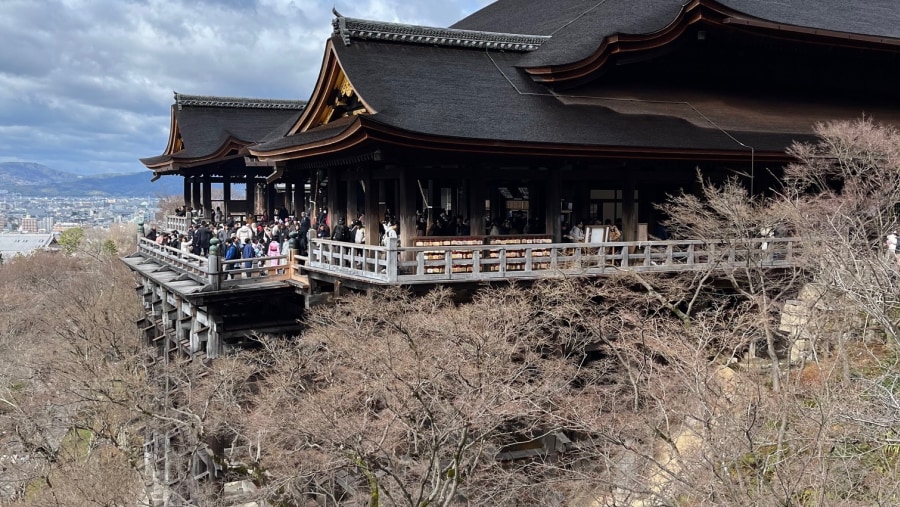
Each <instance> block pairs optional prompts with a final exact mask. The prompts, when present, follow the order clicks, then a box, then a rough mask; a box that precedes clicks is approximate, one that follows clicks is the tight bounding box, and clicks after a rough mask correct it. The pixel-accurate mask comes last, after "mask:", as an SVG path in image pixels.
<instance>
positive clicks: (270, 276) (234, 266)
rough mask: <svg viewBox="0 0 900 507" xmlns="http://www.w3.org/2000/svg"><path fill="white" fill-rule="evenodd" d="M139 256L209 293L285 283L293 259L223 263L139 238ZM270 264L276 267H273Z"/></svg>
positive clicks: (256, 258) (216, 257) (222, 260)
mask: <svg viewBox="0 0 900 507" xmlns="http://www.w3.org/2000/svg"><path fill="white" fill-rule="evenodd" d="M138 253H139V254H141V255H142V256H144V257H146V258H149V259H155V260H157V261H158V262H161V263H163V264H165V265H166V266H167V267H168V268H170V269H171V270H173V271H175V272H178V273H181V274H183V275H185V276H187V277H189V278H191V279H192V280H194V281H196V282H198V283H201V284H204V285H209V287H210V289H211V290H221V289H228V288H234V287H240V286H242V285H250V284H258V283H259V282H261V281H272V282H275V281H286V280H288V279H289V278H290V277H291V271H292V269H291V267H290V266H288V265H287V262H288V259H289V258H292V257H293V256H291V255H278V256H271V257H268V256H267V257H254V258H252V259H234V260H230V261H226V260H224V259H223V258H222V257H220V256H218V255H209V256H206V257H204V256H200V255H194V254H191V253H185V252H182V251H181V250H178V249H177V248H172V247H169V246H164V245H160V244H158V243H156V242H155V241H151V240H149V239H147V238H138ZM247 263H249V264H250V266H249V267H247V266H246V264H247ZM271 263H277V264H276V265H274V266H272V265H270V264H271Z"/></svg>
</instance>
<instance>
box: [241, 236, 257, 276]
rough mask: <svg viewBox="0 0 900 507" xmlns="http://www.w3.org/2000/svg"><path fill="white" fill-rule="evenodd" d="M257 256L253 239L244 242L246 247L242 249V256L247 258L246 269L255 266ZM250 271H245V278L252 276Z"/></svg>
mask: <svg viewBox="0 0 900 507" xmlns="http://www.w3.org/2000/svg"><path fill="white" fill-rule="evenodd" d="M254 257H256V250H255V249H254V248H253V240H247V242H246V243H244V248H243V249H242V250H241V258H243V259H247V262H245V263H244V269H250V268H252V267H253V261H252V260H250V259H253V258H254ZM250 276H251V275H250V273H244V278H250Z"/></svg>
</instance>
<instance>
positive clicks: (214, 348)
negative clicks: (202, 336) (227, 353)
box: [206, 315, 224, 359]
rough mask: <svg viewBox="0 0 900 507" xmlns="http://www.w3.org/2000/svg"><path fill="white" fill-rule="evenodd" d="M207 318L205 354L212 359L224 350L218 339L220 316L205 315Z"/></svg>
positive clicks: (220, 323)
mask: <svg viewBox="0 0 900 507" xmlns="http://www.w3.org/2000/svg"><path fill="white" fill-rule="evenodd" d="M207 319H209V331H208V332H207V336H206V355H207V356H209V357H210V358H212V359H215V358H217V357H219V356H220V355H221V354H222V352H224V347H222V340H220V339H219V330H220V329H222V320H221V318H218V317H217V318H215V319H214V318H213V317H212V316H210V315H207Z"/></svg>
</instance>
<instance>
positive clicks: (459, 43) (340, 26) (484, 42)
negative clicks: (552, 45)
mask: <svg viewBox="0 0 900 507" xmlns="http://www.w3.org/2000/svg"><path fill="white" fill-rule="evenodd" d="M333 12H334V14H335V18H334V20H333V21H332V26H334V35H340V36H341V39H342V40H343V41H344V44H345V45H347V46H349V45H350V40H351V39H374V40H384V41H391V42H405V43H413V44H425V45H429V46H448V47H461V48H475V49H495V50H504V51H520V52H527V51H534V50H536V49H538V48H539V47H541V44H543V43H544V42H545V41H547V40H549V39H550V36H549V35H525V34H515V33H499V32H485V31H480V30H460V29H458V28H438V27H431V26H419V25H408V24H403V23H389V22H385V21H372V20H367V19H357V18H347V17H344V16H341V15H340V14H339V13H338V12H337V11H333Z"/></svg>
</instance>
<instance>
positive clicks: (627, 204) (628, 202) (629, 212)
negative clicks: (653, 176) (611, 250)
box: [622, 168, 637, 241]
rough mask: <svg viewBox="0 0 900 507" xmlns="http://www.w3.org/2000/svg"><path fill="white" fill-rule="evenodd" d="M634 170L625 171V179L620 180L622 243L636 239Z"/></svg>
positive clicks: (627, 169)
mask: <svg viewBox="0 0 900 507" xmlns="http://www.w3.org/2000/svg"><path fill="white" fill-rule="evenodd" d="M635 180H636V175H635V170H634V168H626V169H625V177H624V179H623V180H622V229H623V230H622V238H623V240H624V241H634V240H635V239H636V237H637V215H636V214H635V212H634V208H635V206H634V188H635Z"/></svg>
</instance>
